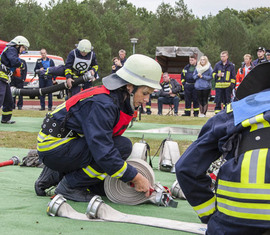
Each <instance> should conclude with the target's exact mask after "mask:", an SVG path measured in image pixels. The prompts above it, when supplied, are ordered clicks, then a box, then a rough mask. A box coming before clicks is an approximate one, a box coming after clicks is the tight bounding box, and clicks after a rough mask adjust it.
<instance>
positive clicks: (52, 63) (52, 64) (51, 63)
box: [50, 59, 57, 80]
mask: <svg viewBox="0 0 270 235" xmlns="http://www.w3.org/2000/svg"><path fill="white" fill-rule="evenodd" d="M50 67H55V64H54V61H53V60H52V59H50ZM56 77H57V76H55V75H54V76H52V78H53V80H55V79H56Z"/></svg>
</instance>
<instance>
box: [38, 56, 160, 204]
mask: <svg viewBox="0 0 270 235" xmlns="http://www.w3.org/2000/svg"><path fill="white" fill-rule="evenodd" d="M160 77H161V67H160V65H159V64H158V63H157V62H156V61H155V60H154V59H152V58H149V57H147V56H144V55H139V54H134V55H132V56H130V57H129V58H128V59H127V61H126V63H125V65H124V66H123V67H122V68H121V69H119V70H118V71H117V72H116V73H113V74H111V75H109V76H107V77H105V78H103V80H102V81H103V85H102V86H96V87H93V88H90V89H87V90H84V91H82V92H80V93H78V94H76V95H75V96H73V97H71V98H70V99H68V100H67V101H66V102H65V103H63V104H61V105H60V106H58V107H57V108H56V109H55V110H54V111H53V112H52V113H50V114H49V115H47V116H46V118H45V119H44V122H43V124H42V130H41V131H40V132H39V134H38V144H37V150H38V153H39V158H40V160H41V161H42V162H43V163H44V164H45V167H44V169H43V171H42V172H41V175H40V177H39V178H38V179H37V181H36V183H35V191H36V194H37V195H38V196H43V195H46V192H45V190H46V189H48V188H50V187H51V186H53V185H57V184H58V185H57V187H56V190H55V192H56V193H57V194H62V195H64V196H65V197H66V198H67V199H70V200H74V201H89V200H90V199H91V198H92V196H93V194H99V195H104V192H103V181H104V179H105V177H106V176H107V175H110V176H111V177H115V178H118V179H120V180H122V181H123V182H132V183H134V185H135V190H136V191H139V192H145V193H146V196H149V194H150V188H151V185H150V183H149V181H148V180H147V179H146V178H145V177H143V176H142V175H141V174H140V173H138V172H137V170H136V169H135V168H134V167H132V166H130V165H129V164H127V162H126V161H125V160H126V159H127V157H129V155H130V153H131V150H132V143H131V141H130V140H129V139H128V138H126V137H123V136H121V135H122V134H123V132H124V131H125V129H126V128H127V127H128V125H129V122H130V121H131V120H132V117H133V113H134V110H135V109H136V108H138V107H139V106H140V105H142V104H143V103H145V102H147V101H148V99H149V95H150V94H151V93H152V92H153V90H154V89H160V85H159V81H160ZM63 175H64V177H63V178H62V176H63Z"/></svg>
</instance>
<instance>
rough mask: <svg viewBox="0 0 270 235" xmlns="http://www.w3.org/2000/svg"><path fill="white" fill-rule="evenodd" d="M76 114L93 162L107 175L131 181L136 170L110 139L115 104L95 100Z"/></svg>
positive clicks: (117, 112) (115, 119)
mask: <svg viewBox="0 0 270 235" xmlns="http://www.w3.org/2000/svg"><path fill="white" fill-rule="evenodd" d="M75 115H76V114H75ZM76 116H77V119H78V120H79V121H80V122H81V126H82V130H83V134H84V136H85V139H86V141H87V144H88V146H89V149H90V150H91V153H92V155H93V158H94V160H95V162H96V163H97V164H98V165H99V166H100V167H101V168H102V169H103V170H104V171H105V172H106V173H107V174H108V175H110V176H112V177H116V178H119V179H121V180H122V181H124V182H128V181H131V180H132V179H133V178H134V177H135V176H136V174H137V170H136V169H135V168H134V167H132V166H130V165H128V164H127V163H126V162H125V161H124V160H123V159H122V157H121V155H120V153H119V151H118V149H116V148H115V146H114V142H113V139H112V137H113V127H114V126H115V124H116V122H117V121H118V119H119V110H118V108H117V106H116V105H115V106H114V105H112V103H109V104H104V103H101V102H98V101H95V102H93V103H92V105H91V107H90V106H89V105H87V104H85V105H83V106H82V107H81V109H80V112H79V113H78V114H77V115H76Z"/></svg>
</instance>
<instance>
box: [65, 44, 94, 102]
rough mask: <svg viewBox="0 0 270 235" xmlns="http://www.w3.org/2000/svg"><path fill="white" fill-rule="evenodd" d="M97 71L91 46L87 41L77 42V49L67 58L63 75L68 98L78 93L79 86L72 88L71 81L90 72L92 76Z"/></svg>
mask: <svg viewBox="0 0 270 235" xmlns="http://www.w3.org/2000/svg"><path fill="white" fill-rule="evenodd" d="M97 71H98V63H97V58H96V54H95V52H94V51H93V50H92V44H91V42H90V41H89V40H87V39H82V40H81V41H79V44H78V47H77V48H76V49H74V50H72V51H71V52H70V53H69V54H68V57H67V60H66V65H65V75H66V79H67V85H68V88H69V90H68V93H69V94H68V98H70V97H71V96H73V95H75V94H77V93H79V92H80V90H81V87H80V86H74V87H73V86H72V81H74V79H76V78H78V77H79V76H81V75H83V74H85V73H87V72H90V73H91V75H92V76H95V73H96V72H97Z"/></svg>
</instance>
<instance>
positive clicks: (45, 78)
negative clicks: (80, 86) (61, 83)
mask: <svg viewBox="0 0 270 235" xmlns="http://www.w3.org/2000/svg"><path fill="white" fill-rule="evenodd" d="M40 55H41V58H40V59H38V60H37V62H36V66H35V68H34V71H35V73H37V70H38V71H39V73H38V78H39V88H44V87H50V86H52V85H53V84H54V83H56V82H55V78H56V77H55V76H51V75H49V74H46V75H45V74H44V75H43V74H41V73H40V71H42V70H44V71H48V69H49V68H50V67H54V66H55V64H54V61H53V60H52V59H50V58H48V57H47V51H46V50H45V49H41V50H40ZM52 106H53V95H52V93H50V94H48V110H49V111H51V110H52ZM42 110H45V95H41V96H40V111H42Z"/></svg>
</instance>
